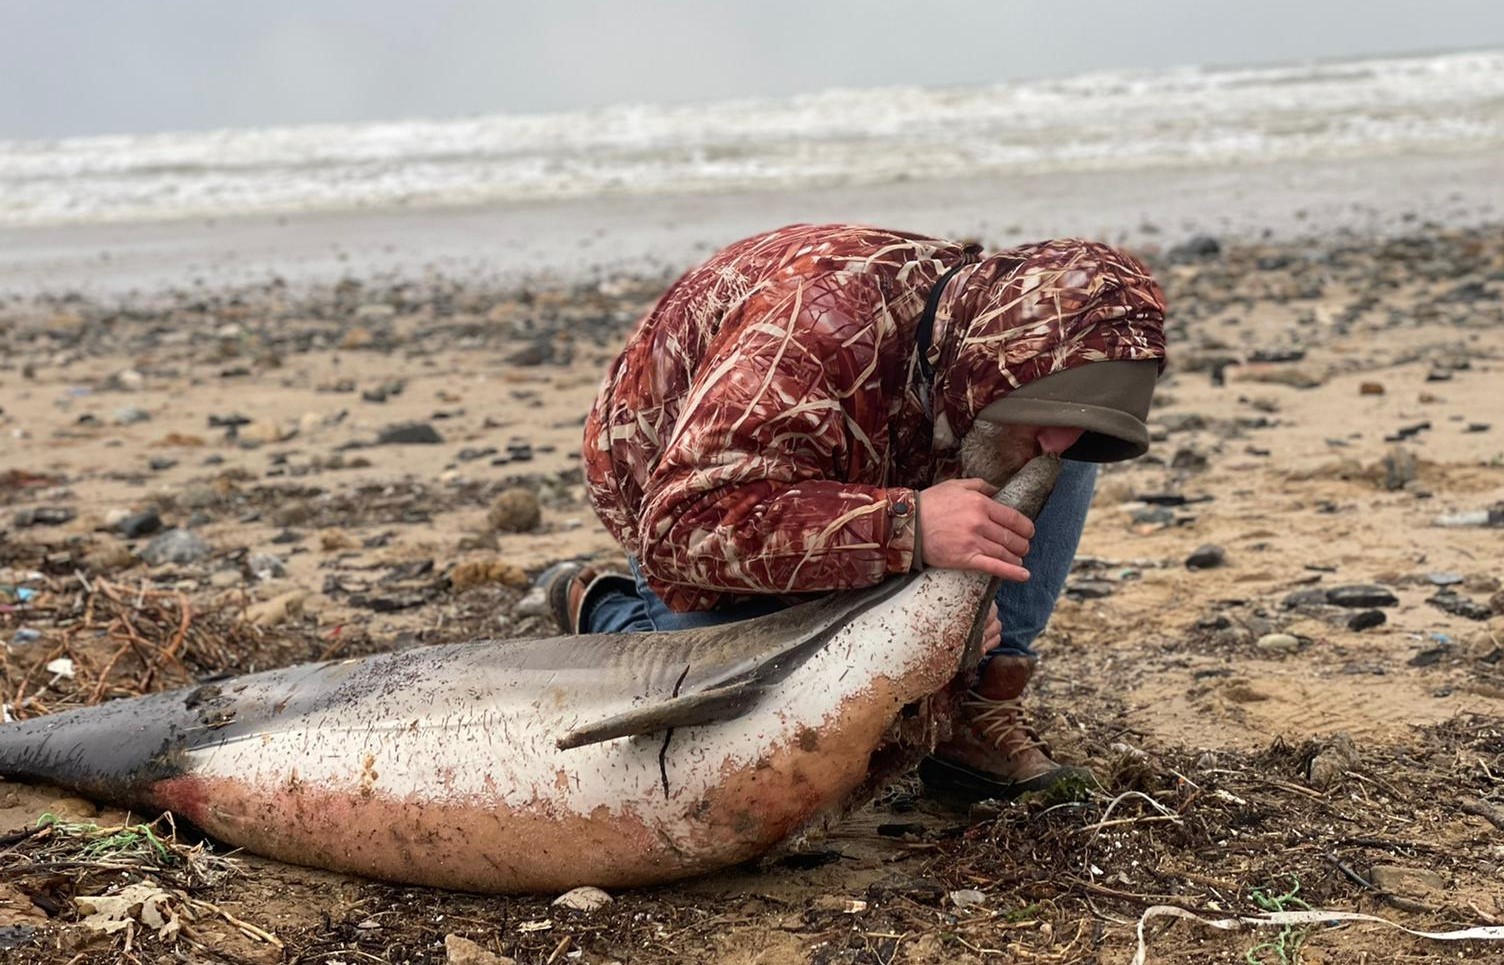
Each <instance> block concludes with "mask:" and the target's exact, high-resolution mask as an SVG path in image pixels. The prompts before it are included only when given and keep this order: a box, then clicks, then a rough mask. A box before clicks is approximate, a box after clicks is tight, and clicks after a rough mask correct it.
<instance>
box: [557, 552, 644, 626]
mask: <svg viewBox="0 0 1504 965" xmlns="http://www.w3.org/2000/svg"><path fill="white" fill-rule="evenodd" d="M535 585H536V586H540V587H542V588H543V594H544V596H545V597H546V598H547V599H548V609H549V612H550V613H551V614H553V618H554V624H555V625H556V626H558V628H559V632H560V633H563V634H575V633H582V632H585V630H586V628H584V627H582V626H581V623H582V622H583V620H584V618H585V616H586V615H587V609H586V607H587V604H588V603H589V602H591V601H592V600H593V599H594V597H595V594H596V593H598V592H601V591H603V590H607V589H611V588H615V589H620V590H625V591H628V592H630V591H632V590H634V589H636V583H635V582H634V581H633V580H632V578H631V577H630V576H627V575H626V574H624V573H617V572H614V571H611V570H605V569H601V568H599V567H596V566H594V565H592V564H588V563H583V562H581V561H579V560H565V561H564V562H562V563H555V564H554V565H553V566H550V567H549V568H548V569H546V570H544V571H543V572H542V573H541V574H539V576H538V579H537V582H536V583H535Z"/></svg>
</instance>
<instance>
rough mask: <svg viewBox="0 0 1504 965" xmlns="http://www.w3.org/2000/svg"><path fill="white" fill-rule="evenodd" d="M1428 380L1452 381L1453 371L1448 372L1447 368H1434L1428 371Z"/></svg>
mask: <svg viewBox="0 0 1504 965" xmlns="http://www.w3.org/2000/svg"><path fill="white" fill-rule="evenodd" d="M1426 381H1427V382H1450V381H1452V373H1451V372H1448V371H1447V370H1446V369H1432V370H1431V371H1429V372H1427V373H1426Z"/></svg>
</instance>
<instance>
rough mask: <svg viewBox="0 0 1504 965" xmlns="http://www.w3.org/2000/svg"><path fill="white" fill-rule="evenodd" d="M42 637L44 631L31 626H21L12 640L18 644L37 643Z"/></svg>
mask: <svg viewBox="0 0 1504 965" xmlns="http://www.w3.org/2000/svg"><path fill="white" fill-rule="evenodd" d="M40 639H42V631H40V630H33V629H32V628H31V627H21V628H20V629H19V630H17V631H16V635H15V636H14V637H11V641H10V642H11V643H16V644H21V643H36V642H37V641H38V640H40Z"/></svg>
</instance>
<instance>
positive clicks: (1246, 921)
mask: <svg viewBox="0 0 1504 965" xmlns="http://www.w3.org/2000/svg"><path fill="white" fill-rule="evenodd" d="M1167 916H1168V917H1173V918H1185V919H1187V920H1189V921H1194V922H1196V923H1198V924H1201V925H1206V926H1207V927H1209V928H1219V929H1221V930H1222V931H1237V930H1238V929H1240V928H1243V927H1244V926H1251V927H1254V928H1269V927H1272V926H1283V925H1319V924H1324V923H1326V922H1333V921H1371V922H1376V923H1378V924H1380V925H1388V926H1389V927H1390V928H1398V929H1399V930H1400V931H1402V932H1405V933H1406V934H1409V935H1415V936H1416V937H1418V938H1430V939H1433V940H1435V941H1441V942H1460V941H1470V940H1482V941H1504V925H1478V926H1475V927H1473V928H1463V929H1460V930H1458V931H1442V932H1435V931H1416V930H1415V929H1413V928H1406V927H1405V926H1404V925H1399V924H1396V923H1394V922H1392V921H1390V920H1389V919H1387V918H1379V917H1378V916H1376V915H1364V914H1360V913H1359V912H1355V911H1321V910H1319V909H1316V910H1312V911H1272V912H1269V913H1268V914H1265V915H1239V916H1237V917H1235V918H1215V919H1211V918H1202V917H1201V916H1200V915H1197V914H1195V913H1193V912H1189V911H1186V910H1185V909H1184V908H1177V907H1175V906H1174V905H1154V906H1153V907H1151V908H1149V909H1148V910H1147V911H1145V912H1144V914H1143V917H1141V918H1139V920H1138V953H1137V954H1136V955H1134V956H1133V965H1145V963H1146V962H1148V961H1149V946H1148V945H1146V944H1145V943H1144V924H1145V923H1146V922H1147V921H1148V920H1149V919H1150V918H1162V917H1167Z"/></svg>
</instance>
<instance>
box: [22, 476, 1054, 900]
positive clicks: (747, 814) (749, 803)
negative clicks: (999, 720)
mask: <svg viewBox="0 0 1504 965" xmlns="http://www.w3.org/2000/svg"><path fill="white" fill-rule="evenodd" d="M1058 472H1059V460H1058V459H1056V458H1054V457H1040V458H1038V459H1035V460H1033V461H1032V462H1030V463H1029V464H1028V465H1027V466H1025V467H1024V468H1023V469H1022V470H1021V471H1020V472H1019V473H1018V474H1017V475H1016V476H1014V478H1013V479H1012V480H1011V481H1010V482H1009V484H1008V485H1007V486H1006V487H1004V489H1003V491H1002V492H1000V493H999V494H998V497H997V498H998V500H999V501H1000V502H1004V503H1006V504H1008V505H1011V506H1013V507H1015V508H1017V509H1019V510H1020V511H1021V512H1024V513H1025V514H1026V515H1029V516H1031V517H1032V516H1034V515H1036V514H1037V513H1038V511H1039V509H1040V508H1041V507H1042V506H1043V503H1044V500H1045V499H1046V498H1047V497H1048V494H1049V491H1050V489H1051V488H1052V487H1053V486H1054V483H1055V478H1056V476H1057V474H1058ZM995 586H996V584H995V583H994V582H992V581H990V580H989V579H988V578H987V577H986V576H985V575H981V574H976V573H964V572H961V571H956V570H926V571H925V572H922V573H918V574H911V575H908V576H904V577H896V578H893V579H890V580H888V581H887V582H885V583H883V584H881V585H879V586H876V587H873V588H871V589H867V590H860V591H851V592H843V593H833V594H829V595H827V596H824V597H821V598H820V599H817V600H814V601H812V602H808V603H803V604H800V605H798V606H794V607H791V608H789V609H787V610H783V611H780V612H778V613H774V614H771V615H769V616H765V617H760V618H757V619H754V620H748V621H744V622H740V623H732V624H725V625H722V626H718V627H709V628H704V629H698V630H685V631H678V632H673V633H647V634H618V635H584V636H570V637H552V638H548V639H534V640H516V641H494V640H482V641H475V642H470V643H460V644H451V645H441V646H432V647H423V648H417V649H413V650H406V651H403V652H400V653H389V654H382V655H378V656H372V657H365V658H361V659H354V660H343V661H332V662H326V663H320V664H307V665H303V666H297V667H291V668H288V669H284V670H273V671H267V672H264V673H258V674H252V675H249V676H245V677H239V678H236V679H232V680H227V681H221V682H218V683H213V684H205V685H203V686H199V687H195V688H189V689H185V690H179V691H174V692H171V693H162V694H153V695H150V696H145V697H137V698H131V699H125V700H118V701H113V702H110V703H107V704H103V705H100V706H96V707H86V708H82V709H79V710H73V711H68V712H66V713H59V714H54V715H51V716H46V717H40V718H37V719H34V720H28V721H24V722H21V723H15V724H9V725H5V726H0V775H3V776H4V777H5V778H6V779H9V780H19V781H29V782H37V783H47V784H53V785H57V786H60V787H63V788H67V789H70V790H73V791H76V792H78V793H80V794H83V795H85V796H87V797H90V798H94V799H96V800H99V801H103V802H108V803H111V804H117V805H124V806H131V807H136V808H143V807H146V808H160V809H164V810H170V811H172V812H174V813H175V814H177V815H180V816H181V817H184V818H186V819H188V820H189V821H191V822H193V823H194V824H195V825H197V826H198V827H200V828H202V829H203V830H204V831H206V832H208V833H209V834H211V835H212V836H214V837H215V838H217V839H219V840H221V841H224V842H226V843H228V844H231V845H235V846H237V847H242V848H245V849H246V850H248V851H251V852H254V853H257V854H262V855H267V856H270V857H274V858H278V859H281V860H283V861H287V862H290V863H293V864H300V865H306V866H310V867H318V868H329V869H333V870H337V871H345V872H351V873H354V874H359V875H364V876H367V877H372V878H380V879H384V880H388V881H396V882H405V883H411V884H419V885H430V886H434V887H442V888H450V889H456V890H465V891H476V892H490V893H527V892H547V891H556V890H561V889H565V888H569V887H574V886H576V885H582V884H590V885H597V886H601V887H608V888H609V887H626V886H633V885H646V884H653V883H657V882H663V881H671V880H675V879H678V878H684V877H688V876H691V875H697V874H702V873H705V872H708V871H713V870H715V869H718V868H724V867H728V866H730V865H734V864H738V863H741V862H744V861H747V860H750V859H752V858H756V857H759V856H761V855H764V854H767V853H769V852H770V851H773V850H775V849H778V848H779V847H782V846H787V845H788V844H790V843H791V842H794V841H796V840H798V839H799V838H801V837H802V836H803V835H805V834H808V833H811V832H818V831H820V830H822V829H823V828H824V827H826V826H828V825H829V824H830V823H832V822H834V821H836V820H839V819H840V818H841V817H842V816H843V815H844V814H846V813H847V812H848V811H850V810H851V809H852V808H854V807H858V806H860V805H861V804H863V803H866V801H868V800H870V798H871V796H872V795H873V794H875V793H876V792H877V791H878V790H879V789H880V788H881V787H882V786H883V784H884V783H885V782H886V781H888V780H890V779H892V778H894V777H897V776H899V775H900V774H902V773H904V772H905V771H907V770H908V769H909V768H911V767H913V766H914V765H915V764H917V762H918V761H919V760H920V759H921V758H922V757H923V756H924V755H925V754H927V753H928V752H929V751H930V750H931V749H932V748H933V747H934V744H935V741H936V740H937V739H938V738H939V737H942V736H943V735H944V734H945V733H946V732H947V730H948V727H949V718H950V713H951V708H952V706H953V704H954V702H955V700H956V698H957V697H958V696H959V694H960V693H961V692H963V691H964V690H965V687H966V681H967V675H968V674H969V671H970V668H971V667H973V666H974V665H975V663H976V661H977V659H978V657H979V647H980V641H981V635H982V625H983V617H984V616H985V614H986V611H987V605H988V603H989V602H990V599H991V595H992V593H991V591H992V590H994V589H995Z"/></svg>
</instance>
